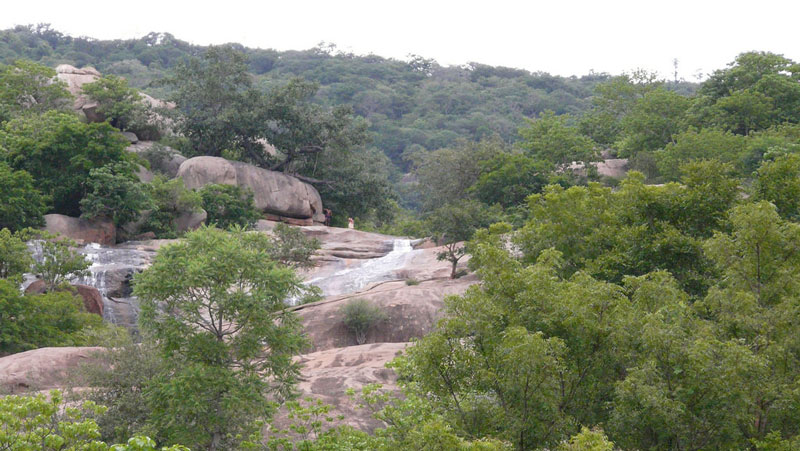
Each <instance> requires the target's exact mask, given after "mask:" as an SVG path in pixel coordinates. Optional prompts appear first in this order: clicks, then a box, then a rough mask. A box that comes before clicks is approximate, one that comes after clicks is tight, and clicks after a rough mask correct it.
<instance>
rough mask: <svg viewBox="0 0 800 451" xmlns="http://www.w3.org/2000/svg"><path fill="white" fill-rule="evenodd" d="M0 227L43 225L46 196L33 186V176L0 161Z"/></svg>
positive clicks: (18, 228)
mask: <svg viewBox="0 0 800 451" xmlns="http://www.w3.org/2000/svg"><path fill="white" fill-rule="evenodd" d="M0 199H3V203H2V205H0V228H9V229H11V230H21V229H24V228H26V227H39V226H42V225H44V217H43V215H44V213H45V211H47V203H46V198H45V197H44V196H42V194H41V193H40V192H39V190H37V189H36V188H35V187H34V183H33V177H31V175H30V174H28V173H27V172H25V171H14V170H13V169H11V168H10V167H9V166H8V165H7V164H6V163H4V162H2V161H0Z"/></svg>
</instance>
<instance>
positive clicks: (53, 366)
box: [0, 347, 102, 393]
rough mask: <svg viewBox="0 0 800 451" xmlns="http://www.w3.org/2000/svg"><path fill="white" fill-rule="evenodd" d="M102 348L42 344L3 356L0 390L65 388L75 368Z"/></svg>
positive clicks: (19, 390) (0, 362) (89, 359)
mask: <svg viewBox="0 0 800 451" xmlns="http://www.w3.org/2000/svg"><path fill="white" fill-rule="evenodd" d="M100 350H102V348H97V347H63V348H39V349H34V350H31V351H26V352H20V353H18V354H12V355H9V356H5V357H3V358H0V392H11V393H16V392H26V391H37V390H48V389H53V388H62V389H63V388H66V386H67V382H68V381H69V378H70V376H71V375H74V374H75V370H76V369H77V368H78V367H80V366H81V365H82V364H84V363H87V362H90V361H91V360H92V358H93V356H94V354H95V353H96V352H98V351H100Z"/></svg>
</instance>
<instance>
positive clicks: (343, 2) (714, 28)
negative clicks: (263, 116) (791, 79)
mask: <svg viewBox="0 0 800 451" xmlns="http://www.w3.org/2000/svg"><path fill="white" fill-rule="evenodd" d="M114 5H119V6H114ZM799 14H800V1H797V0H795V1H791V0H783V1H776V0H759V1H752V0H751V1H739V0H725V1H717V0H713V1H711V0H693V1H688V0H670V1H665V0H660V1H653V0H638V1H624V0H605V1H603V0H595V1H569V0H561V1H559V0H549V1H539V0H528V1H508V0H483V1H472V0H461V1H450V0H446V1H438V0H427V1H419V0H403V1H385V0H384V1H381V0H372V1H357V0H327V1H309V0H282V1H269V0H260V1H259V0H251V1H242V0H224V1H220V0H216V1H204V0H194V1H175V0H158V1H156V0H135V1H131V0H128V1H124V2H122V1H119V2H111V1H108V0H102V1H97V0H82V1H80V2H67V1H64V0H59V1H41V0H39V1H37V0H0V29H6V28H10V27H13V26H14V25H20V24H35V23H50V24H51V25H52V26H53V28H55V29H57V30H59V31H61V32H63V33H66V34H69V35H72V36H91V37H94V38H98V39H126V38H133V37H141V36H143V35H145V34H147V33H149V32H151V31H157V32H168V33H171V34H173V35H174V36H175V37H177V38H179V39H182V40H184V41H189V42H191V43H193V44H201V45H207V44H223V43H226V42H238V43H241V44H244V45H246V46H248V47H260V48H274V49H277V50H302V49H308V48H311V47H314V46H315V45H317V44H318V43H320V42H322V41H324V42H329V43H334V44H336V45H337V47H338V48H339V49H341V50H344V51H348V52H353V53H356V54H368V53H375V54H378V55H381V56H384V57H393V58H398V59H406V57H407V55H409V54H416V55H421V56H423V57H426V58H433V59H435V60H436V61H438V62H439V63H440V64H443V65H461V64H465V63H468V62H478V63H483V64H490V65H495V66H507V67H516V68H522V69H527V70H530V71H543V72H549V73H551V74H558V75H565V76H569V75H582V74H586V73H589V71H590V70H594V71H595V72H609V73H612V74H618V73H621V72H623V71H631V70H634V69H637V68H642V69H646V70H650V71H656V72H658V73H659V74H660V75H661V76H662V77H664V78H669V79H672V78H673V76H674V75H673V60H674V59H676V58H677V60H678V77H679V78H684V79H686V80H688V81H697V79H698V78H697V76H698V75H700V76H702V75H703V74H708V73H710V72H712V71H713V70H714V69H720V68H723V67H725V65H726V64H727V63H729V62H731V61H733V59H734V58H735V57H736V55H737V54H739V53H741V52H745V51H750V50H766V51H771V52H774V53H781V54H783V55H785V56H786V57H788V58H791V59H793V60H795V61H800V45H799V44H800V40H798V38H797V34H796V30H797V28H796V27H797V23H796V22H797V17H799V16H800V15H799Z"/></svg>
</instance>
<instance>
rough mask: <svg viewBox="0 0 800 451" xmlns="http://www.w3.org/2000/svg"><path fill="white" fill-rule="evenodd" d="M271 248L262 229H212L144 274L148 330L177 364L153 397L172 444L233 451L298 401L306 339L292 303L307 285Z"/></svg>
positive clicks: (155, 415) (155, 419) (168, 252)
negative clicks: (262, 420)
mask: <svg viewBox="0 0 800 451" xmlns="http://www.w3.org/2000/svg"><path fill="white" fill-rule="evenodd" d="M268 249H269V239H268V238H267V237H266V236H264V235H263V234H250V233H245V232H244V231H241V230H238V231H233V232H225V231H222V230H219V229H214V228H206V227H203V228H201V229H198V230H196V231H194V232H190V233H188V234H186V236H185V237H184V240H183V241H181V242H179V243H175V244H172V245H170V246H167V247H164V248H162V249H161V250H160V251H159V253H158V255H157V256H156V258H155V260H154V261H153V265H152V266H151V267H149V268H148V269H146V270H145V271H144V272H142V273H141V274H139V275H138V276H136V278H135V284H134V294H135V295H136V296H137V297H139V300H140V303H141V315H140V323H141V326H142V329H143V330H144V331H145V332H146V333H147V334H149V335H148V336H149V337H152V339H153V340H154V342H155V343H156V348H157V349H158V351H159V353H160V354H161V355H162V356H163V357H164V358H165V359H166V360H167V362H168V363H169V364H170V366H169V370H168V371H165V372H164V373H162V374H161V375H159V377H158V378H157V382H156V383H155V384H153V385H152V386H151V387H150V388H149V390H148V393H147V399H148V406H149V408H150V409H151V416H150V421H149V423H150V424H151V425H152V427H154V428H155V429H156V430H158V431H160V435H162V436H163V437H165V440H167V441H168V442H173V443H174V442H179V443H184V444H187V445H189V446H192V447H193V448H200V447H202V448H207V449H209V450H218V449H230V448H232V447H234V446H235V445H236V443H237V442H239V441H240V440H241V435H240V434H244V436H246V435H247V434H246V433H247V432H251V431H252V429H253V426H254V420H255V419H257V418H259V417H269V416H270V415H271V413H272V407H271V406H272V404H271V403H270V400H274V401H278V402H280V401H282V400H284V399H287V398H289V397H291V395H292V393H293V386H294V384H295V382H296V380H297V376H298V371H299V367H298V363H297V362H294V361H293V360H292V357H293V356H294V355H295V354H297V353H298V352H299V351H300V350H301V349H303V347H304V346H305V343H306V342H305V339H304V338H303V337H302V335H301V330H300V325H299V322H298V320H297V318H296V317H295V316H294V315H293V314H292V313H290V312H287V311H286V310H284V307H285V304H284V302H285V300H286V299H287V298H289V297H290V296H291V295H293V294H296V293H298V292H299V290H300V289H301V281H300V279H299V278H298V277H297V276H296V275H295V274H294V271H292V270H291V269H290V268H288V267H286V266H283V265H280V264H279V263H277V262H275V261H274V260H272V259H271V257H270V255H269V253H268ZM176 395H177V398H176Z"/></svg>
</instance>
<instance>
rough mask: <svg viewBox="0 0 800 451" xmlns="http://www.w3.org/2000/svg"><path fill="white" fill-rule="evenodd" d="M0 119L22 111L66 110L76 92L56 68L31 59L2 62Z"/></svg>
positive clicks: (13, 115)
mask: <svg viewBox="0 0 800 451" xmlns="http://www.w3.org/2000/svg"><path fill="white" fill-rule="evenodd" d="M0 88H2V89H0V123H2V122H5V121H8V120H11V119H13V118H16V117H19V116H22V115H33V116H35V115H38V114H42V113H44V112H45V111H49V110H62V111H64V110H66V109H67V108H69V106H70V101H71V100H72V96H71V95H70V93H69V92H68V91H67V89H66V85H65V84H64V83H63V82H61V81H58V80H56V71H54V70H53V69H51V68H49V67H46V66H42V65H40V64H36V63H34V62H31V61H26V60H18V61H16V62H14V64H12V65H9V66H0Z"/></svg>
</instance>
